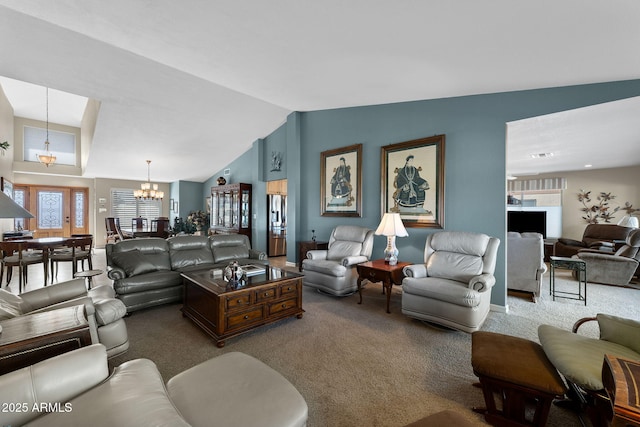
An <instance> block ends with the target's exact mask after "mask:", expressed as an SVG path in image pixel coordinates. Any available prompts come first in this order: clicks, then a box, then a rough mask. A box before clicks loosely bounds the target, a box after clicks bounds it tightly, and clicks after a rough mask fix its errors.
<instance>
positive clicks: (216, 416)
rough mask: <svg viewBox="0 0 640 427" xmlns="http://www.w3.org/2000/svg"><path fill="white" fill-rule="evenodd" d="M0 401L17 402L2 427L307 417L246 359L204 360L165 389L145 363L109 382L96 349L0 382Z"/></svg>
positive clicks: (123, 368) (299, 426) (279, 421)
mask: <svg viewBox="0 0 640 427" xmlns="http://www.w3.org/2000/svg"><path fill="white" fill-rule="evenodd" d="M0 401H1V402H17V403H16V405H17V406H14V407H15V408H17V409H16V410H12V411H7V412H4V413H2V414H1V415H0V419H1V420H2V424H3V425H15V426H18V425H29V426H46V427H54V426H79V425H91V426H93V427H111V426H132V427H133V426H135V427H138V426H152V425H153V426H155V425H163V426H172V427H179V426H185V427H186V426H191V425H192V426H209V425H228V426H232V425H233V426H243V427H261V426H279V427H303V426H305V425H306V422H307V418H308V407H307V403H306V402H305V400H304V398H303V397H302V395H300V393H299V392H298V390H296V388H295V387H294V386H293V385H292V384H291V383H290V382H289V381H287V380H286V379H285V378H284V377H283V376H282V375H281V374H280V373H278V372H276V371H275V370H274V369H272V368H270V367H269V366H267V365H265V364H264V363H262V362H261V361H259V360H257V359H255V358H253V357H251V356H249V355H246V354H244V353H239V352H231V353H226V354H223V355H221V356H218V357H214V358H212V359H209V360H207V361H205V362H202V363H200V364H199V365H196V366H193V367H192V368H189V369H187V370H186V371H183V372H181V373H179V374H177V375H176V376H174V377H173V378H171V379H170V380H169V381H168V382H167V383H166V385H165V383H164V381H163V379H162V376H161V375H160V372H159V371H158V368H157V367H156V365H155V363H153V362H152V361H151V360H148V359H135V360H129V361H127V362H124V363H123V364H121V365H120V366H118V367H116V368H115V369H114V370H113V373H112V374H111V375H109V366H108V364H107V358H106V354H105V349H104V347H103V346H102V345H100V344H97V345H91V346H88V347H83V348H81V349H78V350H74V351H70V352H68V353H64V354H61V355H59V356H56V357H53V358H50V359H46V360H44V361H42V362H39V363H36V364H34V365H32V366H27V367H26V368H22V369H18V370H17V371H13V372H9V373H7V374H4V375H2V376H0ZM41 405H46V409H44V410H43V409H41V408H42V406H41ZM54 405H55V406H54ZM52 408H53V409H52Z"/></svg>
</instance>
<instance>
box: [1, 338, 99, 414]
mask: <svg viewBox="0 0 640 427" xmlns="http://www.w3.org/2000/svg"><path fill="white" fill-rule="evenodd" d="M108 376H109V366H108V364H107V350H106V348H105V346H104V345H102V344H94V345H90V346H87V347H83V348H81V349H78V350H74V351H70V352H68V353H64V354H61V355H59V356H55V357H52V358H50V359H46V360H43V361H42V362H39V363H36V364H35V365H31V366H27V367H26V368H22V369H18V370H17V371H13V372H9V373H8V374H4V375H2V376H0V401H1V402H5V403H9V402H11V403H15V404H17V405H21V407H23V408H24V409H25V411H11V412H5V413H3V414H2V424H3V425H16V426H18V425H23V424H26V423H28V422H29V421H32V420H34V419H36V418H38V417H40V416H41V415H42V412H40V411H37V410H36V411H33V412H32V409H33V408H34V407H35V408H39V407H40V404H41V403H46V404H53V403H58V402H59V403H60V404H61V405H62V407H63V408H65V404H66V403H67V402H69V401H70V400H71V399H73V398H74V397H76V396H78V395H80V394H82V393H84V392H86V391H87V390H89V389H91V388H93V387H95V386H96V385H98V384H100V383H101V382H102V381H104V380H105V379H106V378H107V377H108ZM71 410H73V408H71Z"/></svg>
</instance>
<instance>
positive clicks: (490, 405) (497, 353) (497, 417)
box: [471, 331, 567, 426]
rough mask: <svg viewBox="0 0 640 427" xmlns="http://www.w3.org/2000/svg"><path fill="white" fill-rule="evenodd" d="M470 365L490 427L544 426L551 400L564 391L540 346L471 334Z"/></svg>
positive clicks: (500, 335)
mask: <svg viewBox="0 0 640 427" xmlns="http://www.w3.org/2000/svg"><path fill="white" fill-rule="evenodd" d="M471 365H472V366H473V372H474V373H475V374H476V375H477V376H478V378H479V379H480V385H481V386H482V392H483V394H484V401H485V404H486V406H487V407H486V409H485V410H484V411H483V412H484V414H485V420H487V422H488V423H489V424H492V425H501V426H532V425H533V426H544V425H545V424H546V422H547V417H548V415H549V410H550V408H551V403H552V402H553V399H554V398H555V397H557V396H562V395H564V394H565V392H566V391H567V387H566V386H565V384H564V381H563V380H562V378H561V377H560V375H559V374H558V371H557V370H556V368H555V367H554V366H553V365H552V364H551V362H549V359H547V356H545V354H544V351H543V350H542V347H541V346H540V344H538V343H535V342H533V341H529V340H526V339H523V338H518V337H512V336H508V335H502V334H497V333H493V332H484V331H478V332H474V333H473V334H472V335H471ZM496 396H498V397H499V398H500V399H501V402H500V403H501V404H500V405H498V406H497V405H496V401H495V397H496Z"/></svg>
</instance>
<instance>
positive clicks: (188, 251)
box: [167, 236, 213, 270]
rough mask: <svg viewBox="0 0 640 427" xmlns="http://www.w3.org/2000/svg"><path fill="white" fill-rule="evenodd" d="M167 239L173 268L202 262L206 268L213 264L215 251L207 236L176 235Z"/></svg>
mask: <svg viewBox="0 0 640 427" xmlns="http://www.w3.org/2000/svg"><path fill="white" fill-rule="evenodd" d="M167 241H168V242H169V254H170V256H171V268H172V269H173V270H180V269H183V268H185V267H190V266H194V265H196V266H197V265H201V264H202V268H206V266H207V265H209V264H213V253H212V252H211V248H210V247H209V238H208V237H207V236H175V237H171V238H169V239H167Z"/></svg>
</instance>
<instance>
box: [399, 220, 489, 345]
mask: <svg viewBox="0 0 640 427" xmlns="http://www.w3.org/2000/svg"><path fill="white" fill-rule="evenodd" d="M499 245H500V240H499V239H498V238H496V237H489V236H487V235H486V234H479V233H468V232H456V231H442V232H438V233H434V234H431V235H429V236H428V237H427V242H426V244H425V251H424V264H414V265H409V266H407V267H405V268H404V274H405V276H406V277H405V278H404V279H403V280H402V313H403V314H406V315H407V316H409V317H413V318H416V319H419V320H424V321H427V322H432V323H437V324H439V325H443V326H446V327H448V328H453V329H458V330H461V331H464V332H469V333H470V332H474V331H477V330H478V329H480V327H481V326H482V324H483V323H484V321H485V319H486V318H487V315H488V314H489V308H490V303H491V288H492V287H493V285H494V284H495V282H496V279H495V277H494V275H493V272H494V270H495V267H496V257H497V253H498V246H499Z"/></svg>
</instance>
